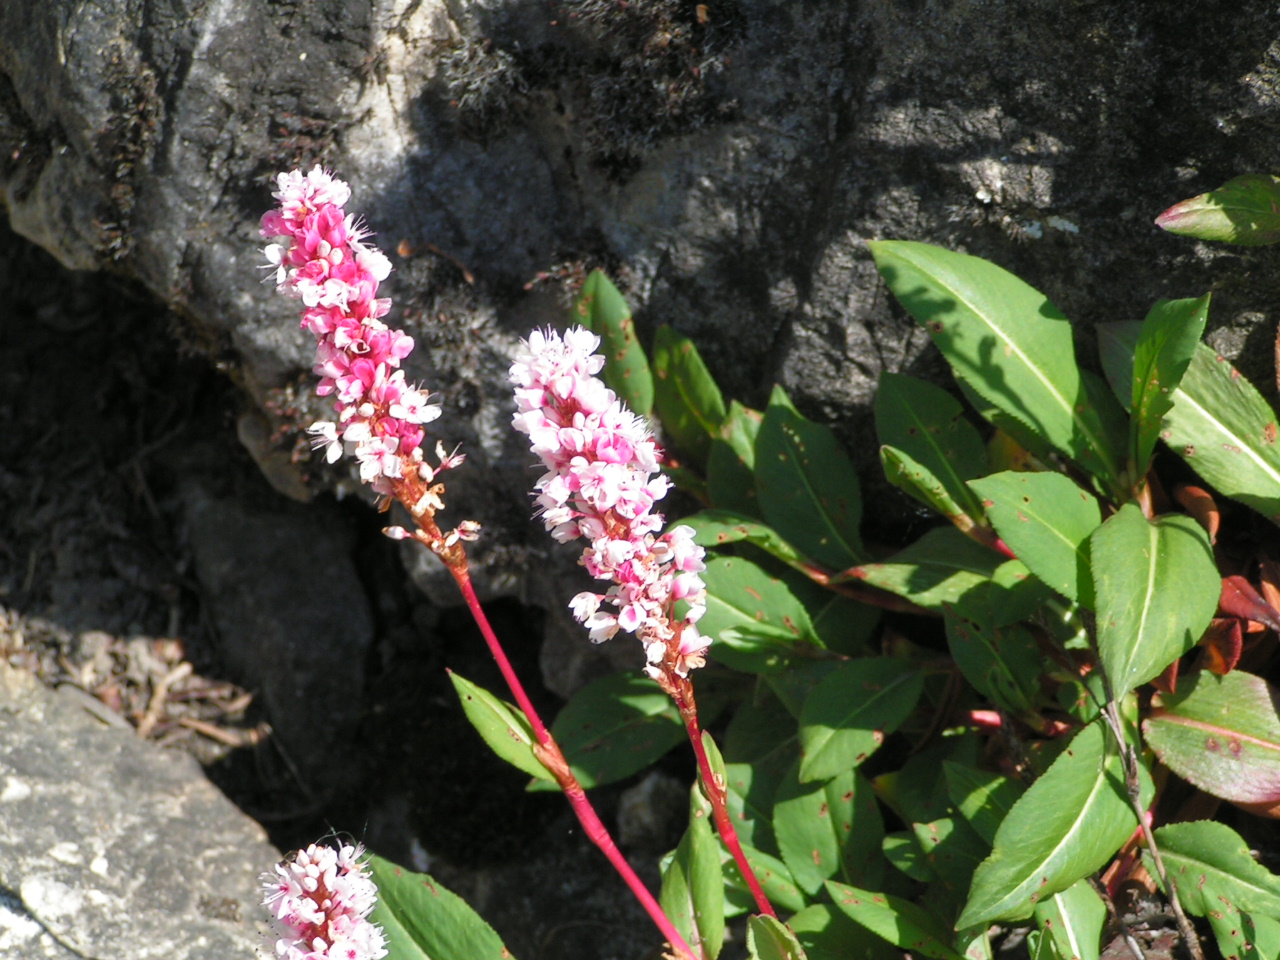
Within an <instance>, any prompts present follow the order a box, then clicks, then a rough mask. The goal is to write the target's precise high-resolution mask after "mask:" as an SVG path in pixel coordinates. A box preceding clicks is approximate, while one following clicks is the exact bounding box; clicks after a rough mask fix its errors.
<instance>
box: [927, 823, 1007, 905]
mask: <svg viewBox="0 0 1280 960" xmlns="http://www.w3.org/2000/svg"><path fill="white" fill-rule="evenodd" d="M911 829H912V831H913V832H914V833H915V837H916V840H917V842H918V843H919V844H920V849H921V850H922V851H924V855H925V859H926V861H927V862H928V864H929V866H930V868H932V870H933V872H934V873H935V874H936V875H937V876H938V878H939V879H940V881H941V883H942V885H943V886H944V887H945V888H946V889H947V891H948V892H949V893H951V894H952V895H953V896H955V897H959V898H960V899H963V897H964V893H965V891H967V890H968V889H969V881H970V879H971V878H972V877H973V871H974V870H976V869H977V867H978V864H980V863H981V862H982V860H983V858H984V857H986V855H987V853H988V852H989V850H990V844H987V843H984V842H983V840H982V838H981V837H979V836H978V834H977V833H976V832H974V829H973V828H972V827H971V826H969V824H968V823H967V822H966V821H965V820H963V819H960V818H958V817H942V818H941V819H938V820H934V821H932V822H931V823H913V824H912V825H911Z"/></svg>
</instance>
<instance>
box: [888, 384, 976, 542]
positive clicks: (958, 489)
mask: <svg viewBox="0 0 1280 960" xmlns="http://www.w3.org/2000/svg"><path fill="white" fill-rule="evenodd" d="M876 435H877V436H878V437H879V438H880V443H881V444H882V445H887V446H890V447H893V448H894V449H895V450H896V451H898V452H900V453H901V454H905V456H906V458H908V459H909V460H910V461H911V462H912V463H914V464H916V465H917V466H918V467H919V468H920V469H921V470H922V471H924V472H925V473H927V474H928V475H929V476H931V477H933V478H934V479H935V481H936V482H937V483H938V484H939V486H941V487H942V489H943V490H944V491H945V492H946V494H947V495H948V497H949V499H950V500H951V501H952V502H953V503H955V504H956V506H957V507H958V509H959V511H960V512H962V513H966V514H968V515H969V516H971V517H973V518H974V519H975V520H978V519H980V518H981V517H982V510H981V509H980V507H979V504H978V501H977V498H976V497H974V496H973V494H972V492H971V491H970V490H969V488H968V487H967V486H966V484H965V481H967V480H972V479H973V478H974V477H980V476H982V475H983V474H984V473H986V472H987V448H986V444H984V443H983V442H982V437H980V436H979V435H978V431H977V430H976V429H974V427H973V424H971V423H970V422H969V421H968V419H966V418H965V415H964V407H962V406H961V405H960V402H959V401H958V400H956V399H955V397H953V396H951V394H949V393H947V391H945V390H943V389H942V388H941V387H937V386H934V385H933V384H932V383H929V382H927V381H925V380H917V379H916V378H915V377H908V376H904V375H903V374H900V373H883V374H881V375H880V387H879V389H878V390H877V391H876ZM881 457H882V458H883V457H884V453H883V451H882V452H881ZM888 472H889V469H888V467H887V466H886V468H885V473H886V474H888ZM890 482H893V478H892V477H890ZM908 492H910V491H908Z"/></svg>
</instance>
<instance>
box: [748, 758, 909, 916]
mask: <svg viewBox="0 0 1280 960" xmlns="http://www.w3.org/2000/svg"><path fill="white" fill-rule="evenodd" d="M773 833H774V836H775V837H776V838H777V841H778V848H779V850H780V851H781V853H782V862H783V863H785V864H786V865H787V869H788V870H790V871H791V876H792V877H793V878H794V879H795V882H796V884H797V885H798V886H799V887H800V889H801V890H804V891H805V892H806V893H809V894H814V893H817V892H818V891H819V890H820V889H822V882H823V881H824V880H827V879H829V878H830V877H834V876H842V877H844V878H845V879H849V880H852V879H859V880H861V878H862V877H863V875H864V874H865V873H866V871H867V870H868V869H878V858H873V856H872V854H874V853H875V852H876V851H878V850H879V849H880V838H881V836H882V835H883V833H884V826H883V822H882V821H881V818H880V809H879V807H878V806H877V805H876V801H875V797H874V796H873V794H872V792H871V785H870V784H869V783H867V781H866V779H865V778H864V777H862V776H859V775H858V774H857V773H856V772H854V771H849V770H846V771H845V772H844V773H843V774H841V775H840V776H838V777H835V778H833V779H832V780H829V781H827V782H826V783H812V784H807V783H801V782H800V780H799V769H798V767H792V769H791V770H790V771H789V772H788V774H787V776H786V777H785V778H784V779H783V781H782V783H781V784H780V785H779V787H778V794H777V797H776V798H775V800H774V805H773ZM873 862H875V863H877V867H875V868H872V867H871V864H872V863H873Z"/></svg>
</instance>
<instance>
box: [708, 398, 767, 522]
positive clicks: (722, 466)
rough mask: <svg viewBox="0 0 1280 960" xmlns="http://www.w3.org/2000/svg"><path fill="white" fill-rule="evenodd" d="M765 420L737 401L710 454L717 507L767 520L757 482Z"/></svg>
mask: <svg viewBox="0 0 1280 960" xmlns="http://www.w3.org/2000/svg"><path fill="white" fill-rule="evenodd" d="M763 420H764V416H763V414H761V413H760V411H758V410H752V409H751V408H750V407H744V406H743V405H742V404H740V403H739V402H738V401H737V400H733V401H731V402H730V403H729V412H728V414H727V415H726V416H725V418H724V420H723V421H722V422H721V424H720V427H719V429H718V430H717V431H716V436H715V438H714V439H712V441H711V451H710V453H709V454H708V455H707V497H708V498H709V499H710V501H711V505H712V506H713V507H716V508H717V509H720V510H731V511H733V512H735V513H740V514H742V515H743V516H745V517H751V518H753V519H756V520H759V519H762V518H763V515H762V514H761V512H760V503H759V501H758V500H757V499H756V479H755V470H756V437H757V436H758V435H759V433H760V423H761V422H762V421H763Z"/></svg>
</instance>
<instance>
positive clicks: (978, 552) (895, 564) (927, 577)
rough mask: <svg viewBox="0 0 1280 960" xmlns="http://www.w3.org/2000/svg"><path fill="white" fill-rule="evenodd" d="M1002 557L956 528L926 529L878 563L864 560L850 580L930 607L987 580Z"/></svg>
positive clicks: (958, 595) (960, 595)
mask: <svg viewBox="0 0 1280 960" xmlns="http://www.w3.org/2000/svg"><path fill="white" fill-rule="evenodd" d="M1002 563H1004V558H1003V557H1001V556H1000V555H999V554H998V553H996V552H995V551H994V550H988V549H987V548H986V547H984V546H982V544H980V543H977V542H976V541H974V540H971V539H969V538H968V537H966V536H965V535H964V534H963V533H961V532H960V531H959V530H957V529H956V528H955V527H938V528H937V529H934V530H930V531H929V532H928V533H926V534H925V535H924V536H923V537H921V538H920V539H919V540H917V541H916V542H915V543H913V544H911V545H910V546H909V547H906V548H905V549H903V550H901V551H900V552H898V553H896V554H894V555H893V556H892V557H890V558H889V559H888V560H885V561H883V562H882V563H864V564H862V565H861V566H859V567H854V568H853V569H852V570H850V571H849V572H848V579H852V580H863V581H865V582H867V583H869V584H871V585H872V586H875V587H880V588H881V589H882V590H888V591H889V592H890V593H896V594H897V595H898V596H900V597H905V598H906V599H908V600H910V601H911V602H912V603H916V604H919V605H920V606H922V607H925V608H926V609H929V610H940V609H941V608H942V605H943V604H945V603H955V602H956V601H957V600H959V599H960V598H961V597H963V596H964V595H965V594H966V593H967V592H968V591H969V590H971V589H972V588H973V587H974V585H975V584H978V583H984V582H986V581H988V580H990V579H991V577H992V575H993V574H994V573H995V571H996V569H997V568H998V567H999V566H1000V565H1001V564H1002Z"/></svg>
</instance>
